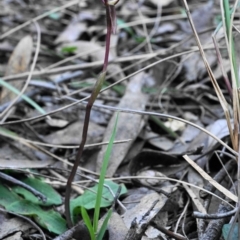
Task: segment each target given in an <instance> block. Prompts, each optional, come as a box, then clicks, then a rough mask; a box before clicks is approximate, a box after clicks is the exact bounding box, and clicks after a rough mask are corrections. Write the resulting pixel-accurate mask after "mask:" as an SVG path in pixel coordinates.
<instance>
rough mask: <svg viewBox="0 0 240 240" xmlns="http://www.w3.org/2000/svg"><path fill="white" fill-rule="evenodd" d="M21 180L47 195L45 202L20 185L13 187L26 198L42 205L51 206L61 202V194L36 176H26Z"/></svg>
mask: <svg viewBox="0 0 240 240" xmlns="http://www.w3.org/2000/svg"><path fill="white" fill-rule="evenodd" d="M22 182H24V183H26V184H27V185H29V186H31V187H33V188H34V189H36V190H37V191H39V192H40V193H42V194H43V195H45V196H46V197H47V201H46V202H42V201H40V200H39V199H38V198H37V197H36V196H34V195H33V194H32V193H31V192H29V191H28V190H26V189H25V188H22V187H18V186H17V187H13V189H12V190H13V191H14V192H15V193H18V194H20V195H22V196H23V197H24V198H25V199H26V200H28V201H30V202H32V203H35V204H38V205H42V206H51V205H59V204H62V199H61V196H60V195H59V194H58V193H57V192H56V191H55V190H54V189H53V188H52V187H51V186H50V185H49V184H47V183H44V182H42V181H41V180H39V179H37V178H26V179H24V180H23V181H22Z"/></svg>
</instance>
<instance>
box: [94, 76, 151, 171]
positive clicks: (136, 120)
mask: <svg viewBox="0 0 240 240" xmlns="http://www.w3.org/2000/svg"><path fill="white" fill-rule="evenodd" d="M143 76H144V73H139V74H137V75H136V76H134V77H133V78H131V80H130V82H129V84H128V86H127V89H126V93H125V95H124V96H123V98H122V99H121V101H120V103H119V105H118V107H120V108H126V109H134V110H144V109H145V105H146V103H147V100H148V97H147V96H146V95H145V94H143V93H142V91H141V89H142V86H143V84H144V78H143ZM116 115H117V113H115V114H113V116H112V118H111V120H110V122H109V124H108V127H107V129H106V131H105V135H104V139H103V141H109V139H110V137H111V133H112V130H113V126H114V124H115V121H116ZM143 125H144V120H143V116H141V115H135V114H129V113H121V114H120V115H119V119H118V125H117V132H116V140H123V139H132V140H135V139H136V138H137V136H138V135H139V133H140V131H141V129H142V127H143ZM131 146H132V141H131V142H127V143H123V144H118V145H117V146H113V149H112V154H111V156H110V163H109V166H108V171H107V175H108V176H113V174H114V173H115V172H116V170H117V168H118V166H119V165H120V164H121V162H122V161H123V159H124V158H125V156H126V154H127V152H128V150H129V149H130V147H131ZM106 148H107V147H106V146H104V147H102V149H101V151H100V153H99V155H98V158H97V171H98V172H99V171H100V169H101V166H102V163H103V159H104V154H105V151H106Z"/></svg>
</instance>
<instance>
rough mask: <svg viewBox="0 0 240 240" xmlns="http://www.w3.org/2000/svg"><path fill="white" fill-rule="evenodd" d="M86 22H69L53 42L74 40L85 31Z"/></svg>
mask: <svg viewBox="0 0 240 240" xmlns="http://www.w3.org/2000/svg"><path fill="white" fill-rule="evenodd" d="M86 27H87V25H86V23H80V22H71V23H70V24H69V25H68V26H67V27H66V28H65V29H64V31H63V32H62V33H60V35H59V36H58V37H57V39H56V40H55V42H54V43H55V44H59V43H64V42H74V41H76V40H77V39H78V38H79V37H80V35H81V34H82V33H83V32H84V31H86Z"/></svg>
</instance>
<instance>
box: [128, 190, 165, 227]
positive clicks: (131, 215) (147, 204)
mask: <svg viewBox="0 0 240 240" xmlns="http://www.w3.org/2000/svg"><path fill="white" fill-rule="evenodd" d="M156 200H158V202H157V204H156V206H155V207H154V208H153V213H152V214H151V215H150V216H149V218H150V219H149V221H150V220H151V219H153V218H154V217H155V216H156V215H157V214H158V212H159V211H161V209H162V208H163V207H164V206H165V204H166V202H167V197H166V196H164V195H163V194H161V195H159V194H158V193H156V192H153V193H150V194H147V195H145V196H144V197H143V198H142V199H141V200H140V203H139V204H137V205H136V206H135V207H133V208H131V209H129V210H128V211H126V212H125V213H124V215H123V221H124V223H125V225H126V226H127V228H128V229H130V227H131V223H132V221H133V220H134V219H135V218H136V220H137V222H139V221H140V220H141V219H142V217H143V216H144V214H145V213H146V212H147V211H148V210H149V209H151V207H152V205H153V203H154V202H155V201H156Z"/></svg>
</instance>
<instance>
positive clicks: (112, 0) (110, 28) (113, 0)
mask: <svg viewBox="0 0 240 240" xmlns="http://www.w3.org/2000/svg"><path fill="white" fill-rule="evenodd" d="M118 1H119V0H109V1H108V0H102V2H103V4H104V6H105V9H106V21H107V35H106V48H105V57H104V63H103V70H102V72H101V73H100V74H99V77H98V79H97V81H96V83H95V85H94V87H93V90H92V93H91V95H90V98H89V99H88V103H87V106H86V113H85V118H84V126H83V131H82V139H81V142H80V145H79V149H78V152H77V155H76V159H75V162H74V165H73V167H72V171H71V173H70V175H69V178H68V181H67V185H66V194H65V215H66V219H67V224H68V227H72V226H73V223H72V219H71V214H70V194H71V185H72V181H73V179H74V176H75V174H76V171H77V167H78V165H79V163H80V159H81V157H82V153H83V149H84V146H85V143H86V140H87V132H88V125H89V119H90V113H91V109H92V106H93V104H94V102H95V100H96V98H97V96H98V94H99V92H100V90H101V88H102V85H103V83H104V81H105V77H106V72H107V66H108V58H109V51H110V40H111V34H112V33H116V10H115V5H116V4H117V3H118Z"/></svg>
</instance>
